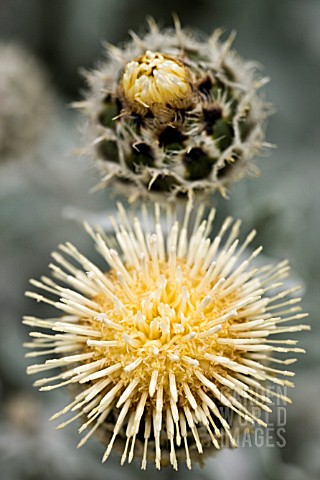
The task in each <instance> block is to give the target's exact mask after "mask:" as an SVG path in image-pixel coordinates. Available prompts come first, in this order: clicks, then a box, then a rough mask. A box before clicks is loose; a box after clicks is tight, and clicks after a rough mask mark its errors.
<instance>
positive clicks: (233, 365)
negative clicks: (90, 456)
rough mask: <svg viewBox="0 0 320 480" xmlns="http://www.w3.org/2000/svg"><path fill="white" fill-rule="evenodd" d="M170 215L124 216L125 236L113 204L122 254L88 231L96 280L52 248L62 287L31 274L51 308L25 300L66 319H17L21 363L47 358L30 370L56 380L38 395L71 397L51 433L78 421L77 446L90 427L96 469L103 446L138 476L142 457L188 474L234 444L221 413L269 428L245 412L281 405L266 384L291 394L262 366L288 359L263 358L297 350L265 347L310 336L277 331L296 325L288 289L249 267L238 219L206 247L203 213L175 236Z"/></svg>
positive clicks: (280, 269) (76, 258)
mask: <svg viewBox="0 0 320 480" xmlns="http://www.w3.org/2000/svg"><path fill="white" fill-rule="evenodd" d="M171 213H172V212H171V210H170V209H169V207H168V208H167V222H165V223H166V225H164V226H163V225H161V223H160V218H163V216H161V211H160V208H159V206H156V208H155V216H154V218H151V219H150V217H149V219H148V216H147V215H146V211H145V210H143V211H142V214H141V218H144V219H145V221H144V222H143V223H141V222H140V221H139V220H138V218H135V220H134V222H133V225H132V227H131V226H130V221H129V218H128V217H127V215H126V213H125V210H124V208H123V207H121V206H120V215H119V217H120V218H119V221H118V222H114V224H115V234H116V240H117V243H118V246H119V248H120V251H119V253H117V251H116V250H115V249H114V248H113V246H114V239H113V240H108V239H107V238H105V237H104V235H103V233H101V232H99V231H94V230H93V229H92V228H91V227H89V226H88V225H87V226H86V228H87V231H88V232H89V234H90V235H91V236H92V238H93V240H94V242H95V244H96V247H97V250H98V252H99V253H100V255H101V256H102V257H103V259H104V260H105V261H106V263H107V265H108V268H109V269H108V271H107V273H104V270H101V269H100V268H99V267H97V266H96V265H95V264H93V263H92V262H91V261H90V260H88V259H87V258H86V257H85V256H84V255H82V254H81V253H80V252H79V251H78V250H77V249H76V248H75V247H74V246H73V245H72V244H70V243H67V244H65V245H61V247H60V248H61V250H62V252H63V254H64V255H65V256H66V257H69V260H67V259H66V258H65V257H64V256H62V255H61V254H60V253H57V252H55V253H53V258H54V260H55V264H51V265H50V267H51V269H52V271H53V276H54V277H56V279H57V280H58V281H59V282H62V283H64V284H66V285H67V286H66V287H65V286H61V285H59V283H56V281H54V280H52V279H50V278H48V277H42V278H41V281H35V280H32V281H31V283H32V285H34V286H35V287H37V288H39V289H41V290H43V291H45V292H46V294H47V295H49V297H43V296H42V295H40V294H38V293H34V292H27V295H28V296H29V297H31V298H34V299H35V300H37V301H42V302H45V303H48V304H49V305H52V306H53V307H55V308H56V309H58V310H60V311H62V312H64V314H63V316H61V317H57V318H56V317H55V318H47V319H45V320H42V319H39V318H35V317H25V319H24V322H25V323H26V324H27V325H30V326H32V327H36V331H33V332H31V333H30V335H31V337H33V341H32V342H30V343H27V344H26V346H27V347H29V348H31V349H32V350H33V352H31V353H29V354H27V355H28V356H29V357H37V356H39V355H48V356H49V357H51V356H52V355H54V354H55V355H58V358H53V359H51V358H50V359H49V360H47V361H46V362H45V363H43V364H37V365H33V366H30V367H29V368H28V372H29V373H30V374H33V373H41V374H43V373H46V372H48V371H51V370H55V369H56V368H57V367H59V368H61V369H62V371H61V373H58V374H56V373H54V374H53V376H51V377H50V376H49V377H46V376H45V377H44V378H42V379H40V380H37V381H36V382H35V385H36V386H39V387H41V390H51V389H54V388H58V387H60V386H64V385H73V386H78V392H77V393H76V397H75V399H74V401H72V402H71V403H70V404H69V405H67V406H66V407H65V408H64V409H63V410H61V411H60V412H59V413H57V414H56V415H54V417H53V418H57V417H59V416H60V415H62V414H65V413H67V412H73V416H71V418H70V419H69V420H67V421H65V422H64V423H62V424H61V427H63V426H65V425H67V424H68V423H70V422H72V421H74V420H76V419H77V418H79V417H81V418H82V419H83V420H84V423H83V424H82V426H81V428H80V432H83V431H85V430H88V432H87V434H86V435H85V437H84V438H83V439H82V440H81V442H80V444H79V445H83V444H84V443H85V442H86V441H87V440H88V438H89V437H90V436H91V435H92V434H93V433H94V432H95V431H96V430H97V429H99V430H100V431H101V432H102V436H103V438H104V443H105V447H106V451H105V454H104V456H103V461H105V460H106V459H107V458H108V456H109V454H110V453H111V451H112V449H113V447H115V448H116V449H117V450H119V448H121V451H122V452H123V453H122V459H121V463H123V462H125V461H126V459H128V461H129V462H131V461H132V459H133V457H136V458H141V459H142V464H141V466H142V468H143V469H144V468H146V465H147V460H151V461H154V462H155V464H156V467H157V468H158V469H160V468H161V466H164V465H167V464H171V465H172V467H173V468H174V469H177V468H178V461H183V462H186V464H187V466H188V467H189V468H191V462H192V460H196V461H199V460H200V459H201V457H202V456H203V454H205V453H208V452H210V451H212V450H217V449H219V448H220V447H221V446H223V444H225V442H226V440H227V441H228V443H229V445H231V446H236V445H237V437H238V433H239V432H237V431H236V430H235V429H234V428H233V427H234V426H235V425H234V421H233V419H232V416H235V417H236V418H238V419H242V420H245V422H248V423H249V424H252V423H255V422H257V423H258V424H260V425H265V426H266V424H265V422H264V421H263V420H262V419H261V418H260V414H259V415H256V414H255V413H256V412H257V409H258V411H260V413H261V411H263V410H266V411H268V412H270V411H271V410H270V405H269V404H271V403H272V402H271V400H270V398H268V397H269V396H275V397H280V398H282V399H283V400H286V401H289V399H288V398H287V397H286V396H285V395H282V394H281V393H277V392H275V391H274V390H272V389H270V388H268V386H267V385H266V381H271V382H273V383H275V384H276V385H279V386H293V384H292V383H291V382H289V381H288V380H286V379H282V378H278V376H279V375H280V376H281V375H282V376H284V377H286V376H292V375H293V373H292V372H288V371H284V370H279V369H277V368H272V367H271V366H270V365H271V364H272V363H276V364H277V365H278V364H283V365H289V364H291V363H294V361H295V359H292V358H289V359H286V360H281V359H279V358H275V357H272V354H273V353H275V352H280V353H285V354H286V353H291V352H303V350H302V349H300V348H296V347H295V346H292V345H294V344H295V343H296V342H294V341H292V340H279V339H277V340H272V339H271V340H269V337H271V338H272V335H274V334H282V333H287V332H297V331H301V330H305V329H308V326H306V325H297V326H287V322H291V321H292V320H297V319H299V318H303V317H304V316H305V314H300V313H296V312H297V311H299V307H297V306H296V304H297V303H299V301H300V298H292V294H293V292H295V291H296V288H290V289H285V288H283V287H282V285H283V284H282V282H281V279H283V278H284V277H285V276H286V275H287V273H288V270H289V267H288V264H287V262H286V261H284V262H281V263H279V264H277V265H266V266H262V267H259V268H258V267H255V266H253V265H252V261H253V259H254V258H255V257H256V256H257V255H258V254H259V253H260V251H261V248H257V249H256V250H254V251H253V252H252V253H251V254H249V256H248V255H247V254H246V252H247V250H246V248H247V246H248V244H249V243H250V242H251V241H252V239H253V237H254V235H255V232H254V231H253V232H251V233H250V234H249V235H248V236H247V237H246V238H245V240H244V241H243V242H242V243H239V240H238V239H237V236H238V234H239V227H240V222H239V221H235V222H234V221H233V220H232V219H231V218H230V217H228V218H227V219H226V220H225V221H224V223H223V224H222V226H221V228H220V230H219V231H218V233H217V235H216V236H215V238H214V239H213V240H210V238H209V234H210V231H211V226H212V222H213V218H214V210H212V211H211V212H210V214H209V216H208V217H207V218H206V219H202V214H203V207H201V208H199V210H198V212H197V215H196V218H193V222H190V217H192V215H193V213H191V209H190V203H189V204H187V208H186V210H185V216H184V221H183V222H182V224H181V225H180V224H179V223H178V222H177V221H175V220H174V217H173V216H171ZM164 218H165V216H164ZM191 223H193V231H191V232H190V227H191ZM163 227H165V228H166V231H167V234H165V233H164V228H163ZM188 232H189V233H188ZM51 297H53V298H52V299H51ZM54 297H58V298H59V299H58V300H56V299H54ZM39 329H40V330H41V329H44V330H47V331H48V333H41V332H39V331H38V330H39ZM253 407H254V409H253ZM226 409H227V410H228V411H229V413H231V414H232V415H228V414H226ZM253 412H255V413H253Z"/></svg>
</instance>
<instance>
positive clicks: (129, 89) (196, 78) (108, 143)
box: [77, 20, 270, 197]
mask: <svg viewBox="0 0 320 480" xmlns="http://www.w3.org/2000/svg"><path fill="white" fill-rule="evenodd" d="M149 25H150V31H149V33H147V34H146V35H145V36H144V37H143V38H139V37H138V36H137V35H136V34H134V33H132V41H131V42H130V43H128V45H126V47H124V48H123V49H120V48H116V47H113V46H108V47H107V49H108V54H109V59H108V60H107V62H104V63H102V64H101V65H100V67H99V69H98V70H96V71H95V72H93V73H90V74H89V75H88V83H89V86H90V90H89V92H88V94H87V98H86V101H84V102H80V103H78V104H77V106H78V107H80V108H82V109H83V110H84V111H85V113H86V115H87V117H88V119H89V124H90V126H91V130H92V133H93V141H92V142H91V144H90V147H89V151H90V152H91V150H92V148H93V150H94V156H95V157H96V159H97V161H96V163H97V166H98V168H99V170H100V173H101V176H102V181H101V186H104V185H105V184H107V183H108V182H110V180H112V181H114V180H117V182H116V183H117V185H118V186H120V185H122V187H123V191H125V192H126V193H127V194H128V193H129V192H131V193H132V195H133V196H139V195H143V194H146V193H155V192H160V193H162V194H163V193H166V194H167V195H168V196H169V197H170V196H171V197H175V196H176V195H177V194H187V193H190V192H214V191H216V190H219V191H220V192H221V193H222V194H223V195H224V194H225V193H226V187H227V186H228V185H229V184H230V183H232V182H233V181H235V180H238V179H240V178H241V177H243V176H244V175H245V174H247V173H250V172H251V173H253V172H254V168H253V165H252V164H251V162H250V161H251V159H252V158H253V157H254V156H255V155H257V154H259V153H260V152H261V150H262V148H263V147H266V146H267V144H265V143H264V129H265V119H266V117H267V116H268V114H269V113H270V105H269V104H267V103H265V102H264V101H263V100H262V99H261V97H259V96H258V94H257V91H258V90H259V89H260V88H261V87H262V86H263V85H264V84H265V83H266V81H267V79H266V78H262V77H261V76H259V75H258V74H257V69H256V66H255V64H254V63H253V62H247V61H244V60H243V59H242V58H241V57H239V56H238V54H237V53H236V52H235V51H233V50H230V48H231V44H232V41H233V38H234V35H233V34H232V35H231V36H230V37H229V38H228V39H227V40H226V41H225V42H222V41H220V36H221V33H222V32H221V31H220V30H215V31H214V32H213V34H212V35H211V37H210V38H205V39H204V40H199V39H197V38H196V35H195V34H194V33H192V32H188V31H183V30H181V28H180V24H179V22H178V20H176V21H175V30H172V29H169V30H164V31H159V29H158V27H157V25H156V24H155V22H154V21H152V20H151V21H149ZM130 186H132V188H129V187H130Z"/></svg>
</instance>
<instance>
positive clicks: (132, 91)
mask: <svg viewBox="0 0 320 480" xmlns="http://www.w3.org/2000/svg"><path fill="white" fill-rule="evenodd" d="M188 76H189V74H188V71H187V70H186V68H185V66H184V65H183V64H182V63H181V62H180V61H179V60H177V59H176V58H172V57H170V56H169V55H163V54H161V53H159V52H151V51H150V50H147V51H146V53H145V54H144V55H143V56H141V57H139V58H137V59H135V60H132V61H131V62H129V63H128V64H127V65H126V67H125V70H124V73H123V76H122V80H121V87H122V91H123V94H124V97H125V98H126V99H127V101H128V102H130V105H131V107H132V108H137V107H138V109H139V108H140V109H141V105H142V106H143V107H145V108H149V109H151V111H152V110H153V107H154V106H156V107H158V106H159V105H168V104H169V105H170V106H172V107H177V108H178V107H181V106H182V105H184V106H187V103H188V98H189V104H190V96H191V94H192V89H191V85H190V79H188Z"/></svg>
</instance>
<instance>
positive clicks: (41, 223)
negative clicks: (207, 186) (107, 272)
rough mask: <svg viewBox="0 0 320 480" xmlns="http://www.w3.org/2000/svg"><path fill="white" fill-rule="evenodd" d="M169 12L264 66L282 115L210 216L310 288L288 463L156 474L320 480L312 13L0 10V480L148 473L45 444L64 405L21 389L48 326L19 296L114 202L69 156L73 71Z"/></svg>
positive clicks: (16, 5) (233, 1)
mask: <svg viewBox="0 0 320 480" xmlns="http://www.w3.org/2000/svg"><path fill="white" fill-rule="evenodd" d="M172 12H176V13H177V14H178V15H179V17H180V19H181V22H182V25H183V26H190V27H194V28H196V29H199V30H202V31H204V32H206V33H208V34H209V33H210V32H211V31H212V30H213V29H214V28H217V27H220V26H222V27H224V28H225V31H226V34H227V33H228V32H230V31H231V30H233V29H235V30H236V31H237V38H236V40H235V44H234V47H235V48H236V49H237V50H238V52H239V53H240V54H241V55H242V56H243V57H244V58H247V59H253V60H257V61H259V62H260V63H261V64H262V65H263V67H264V69H263V72H264V73H265V74H266V75H268V76H270V77H271V79H272V80H271V82H270V84H269V85H267V87H266V88H265V89H264V90H265V95H266V97H267V98H268V100H269V101H271V102H272V103H273V104H274V105H275V107H276V110H277V111H276V113H275V115H273V116H272V117H271V118H270V121H269V127H268V130H267V140H268V141H269V142H271V143H273V144H276V145H277V148H276V149H275V150H273V151H272V152H271V154H270V155H269V156H268V157H265V158H260V159H258V160H257V161H256V164H257V165H258V167H259V168H260V170H261V175H260V177H259V178H257V179H245V180H242V181H241V182H240V183H238V184H236V185H235V186H233V187H232V189H231V192H230V199H229V200H223V199H219V198H215V200H214V202H215V203H216V204H217V206H218V207H219V209H221V210H222V211H223V212H224V213H230V212H232V214H233V215H234V216H239V217H241V218H242V220H243V225H244V227H243V228H244V229H245V230H246V231H248V230H250V229H251V228H253V227H255V228H257V229H258V232H259V235H258V240H257V241H258V242H261V243H262V244H263V245H264V254H265V255H267V256H268V257H272V258H276V259H283V258H288V259H289V260H290V263H291V265H292V267H293V275H294V277H295V279H296V280H297V282H300V283H302V284H303V286H304V289H305V296H304V301H303V309H304V310H305V311H308V312H310V323H311V325H312V332H311V333H308V332H306V333H301V334H298V335H297V337H299V339H300V340H301V346H302V347H304V348H306V349H307V350H308V353H307V355H305V356H301V358H300V359H299V362H298V363H297V364H296V365H295V367H294V369H295V371H296V372H297V375H296V377H295V382H296V388H295V389H294V390H293V391H292V392H290V396H291V397H292V399H293V405H290V406H288V408H287V424H286V426H285V429H286V433H285V440H286V445H285V447H284V448H278V447H277V446H269V447H268V446H267V445H262V446H251V447H250V446H247V447H245V448H240V449H238V450H236V451H228V450H225V451H223V452H220V453H218V454H217V455H216V456H215V457H214V458H212V459H210V460H209V461H208V462H207V463H206V465H205V466H204V468H202V469H200V467H199V468H198V467H196V468H195V470H193V471H192V472H191V473H189V472H186V471H185V470H184V469H183V468H182V469H181V470H180V471H179V472H178V473H173V472H172V471H171V470H163V471H161V472H160V473H157V474H156V475H157V477H159V478H162V479H166V478H178V477H179V476H183V477H184V478H185V479H189V478H190V479H191V478H194V476H197V477H198V478H199V479H202V478H204V479H208V480H220V479H223V480H225V479H232V478H237V480H244V479H245V480H256V479H259V480H264V479H270V480H271V479H272V480H278V479H290V480H295V479H297V480H316V479H318V478H319V477H320V456H319V450H320V408H319V398H320V375H319V366H320V361H319V360H320V342H319V338H320V337H319V336H320V328H319V324H320V323H319V311H320V303H319V278H320V265H319V258H320V255H319V254H318V248H319V233H320V195H319V178H320V175H319V174H320V171H319V131H320V130H319V127H320V125H319V123H320V116H319V101H320V81H319V80H320V79H319V71H320V69H319V66H320V2H319V0H281V1H279V0H260V1H259V2H257V1H255V0H242V1H241V2H239V1H238V0H223V1H222V0H198V1H197V2H195V1H193V0H170V1H169V0H161V1H153V0H135V1H130V0H91V1H90V2H88V1H86V0H55V1H52V2H50V1H45V0H28V1H25V0H1V1H0V116H1V115H2V112H4V113H3V118H4V120H3V119H1V118H0V128H1V129H2V131H3V132H6V133H5V135H4V134H3V135H2V136H1V132H0V141H2V140H1V139H3V138H5V139H6V141H7V144H6V146H5V147H3V150H1V148H2V146H0V153H1V159H0V265H1V276H0V301H1V309H0V312H1V320H0V402H1V409H0V477H1V478H3V479H6V480H46V479H53V478H54V479H55V480H60V479H67V478H68V479H70V478H72V479H73V480H82V479H86V480H91V479H94V480H100V479H105V478H112V479H118V478H119V479H123V478H128V479H130V478H133V479H134V478H148V475H150V472H153V470H152V468H151V469H150V470H149V472H147V473H146V474H143V473H142V472H140V470H139V467H136V466H134V465H133V466H129V467H122V468H120V466H118V460H117V459H111V460H109V461H108V463H107V464H104V465H101V464H100V463H99V458H100V456H101V454H102V451H103V447H102V446H100V445H98V443H96V442H95V440H92V441H91V442H90V444H89V445H86V446H85V447H84V448H83V449H82V451H77V450H76V448H75V445H76V444H77V442H78V434H77V431H76V428H75V426H74V425H72V426H71V427H70V428H66V429H64V430H62V431H58V432H56V431H55V429H54V425H53V424H50V423H49V422H48V418H49V417H50V416H51V415H52V414H53V413H54V412H55V411H57V410H59V409H60V408H62V406H63V405H64V404H65V403H66V402H67V394H66V392H56V393H54V392H51V393H47V394H45V393H38V392H37V391H36V390H35V389H33V388H32V381H33V379H32V378H29V377H27V376H26V374H25V368H26V365H27V363H28V362H27V360H26V359H25V358H24V349H23V348H22V347H21V344H22V343H23V342H24V341H26V340H27V338H28V336H27V330H26V329H25V328H24V327H23V326H22V324H21V317H22V315H23V314H31V315H32V314H36V313H37V314H39V315H41V314H42V315H44V316H45V308H44V307H40V306H35V305H34V304H33V302H31V301H29V300H28V299H26V298H25V297H24V295H23V294H24V291H25V290H26V289H27V288H28V279H29V278H30V277H35V278H37V277H39V276H40V275H41V274H44V273H47V272H48V270H47V264H48V263H49V260H50V258H49V257H50V252H51V251H52V250H53V249H55V247H56V245H57V244H58V243H59V242H63V241H66V240H70V241H72V242H74V243H76V245H77V246H78V247H79V248H81V249H82V250H84V251H89V250H90V248H91V244H90V241H88V239H87V238H86V235H85V234H84V233H83V231H82V227H81V226H80V222H79V219H82V218H89V219H90V220H91V221H94V220H95V218H96V217H97V218H98V217H99V216H100V214H102V215H104V218H107V213H108V211H111V210H112V209H113V206H114V202H115V200H114V199H113V198H112V197H110V196H108V194H107V193H105V192H101V193H96V194H91V195H90V194H88V191H89V189H90V188H91V187H93V186H94V185H95V184H96V183H97V175H96V173H95V171H94V169H92V165H91V161H90V159H87V158H82V157H78V156H76V155H75V154H74V150H75V149H76V148H79V147H80V146H82V145H83V138H82V137H83V136H82V134H81V129H79V125H81V122H82V119H81V118H80V117H79V116H78V114H77V113H76V112H74V111H72V109H71V108H70V107H69V104H70V102H72V101H75V100H79V99H80V98H81V90H83V88H84V81H83V77H82V76H81V75H80V73H79V70H80V69H81V68H85V69H90V68H92V67H93V66H94V65H96V63H97V61H98V60H99V58H101V56H102V47H101V42H102V40H106V41H108V42H111V43H114V44H118V43H121V42H123V41H126V40H128V39H129V35H128V30H130V29H132V30H134V31H136V32H143V31H144V30H145V28H146V23H145V17H146V16H147V15H152V16H154V17H155V19H156V20H157V21H158V22H159V24H160V25H162V26H169V25H172V17H171V14H172ZM12 44H15V45H17V44H18V45H20V47H12ZM21 48H23V51H22V52H21ZM25 51H27V52H29V54H30V55H31V56H32V57H30V56H29V57H28V54H27V53H26V52H25ZM25 55H27V56H25ZM21 58H23V59H24V60H23V61H22V65H23V66H22V67H21V65H20V66H19V59H20V60H21ZM28 58H29V60H28ZM15 62H17V65H15ZM9 64H10V68H11V69H12V70H13V71H14V72H16V78H17V85H16V90H15V91H16V92H18V93H16V94H15V96H14V98H10V95H9V94H8V92H7V91H6V84H5V78H6V75H7V71H8V69H9V70H10V68H9ZM20 64H21V62H20ZM18 96H19V100H17V98H18ZM28 102H29V103H28ZM6 108H7V110H6ZM12 111H14V112H18V113H19V115H18V116H20V117H19V118H21V124H19V129H18V131H15V129H14V128H13V129H8V131H7V130H6V128H7V126H8V125H9V122H8V121H7V122H5V120H6V118H7V117H6V115H7V116H10V112H11V113H12ZM8 112H9V113H8ZM1 122H5V123H1ZM16 130H17V129H16ZM8 139H9V140H8ZM3 142H4V140H3ZM100 218H102V217H101V216H100Z"/></svg>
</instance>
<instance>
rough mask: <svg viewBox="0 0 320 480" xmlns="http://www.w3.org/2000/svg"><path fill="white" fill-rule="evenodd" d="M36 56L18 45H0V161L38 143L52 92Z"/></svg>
mask: <svg viewBox="0 0 320 480" xmlns="http://www.w3.org/2000/svg"><path fill="white" fill-rule="evenodd" d="M48 84H49V82H48V79H47V78H46V74H45V72H44V71H43V69H42V68H41V66H40V65H39V64H38V62H37V61H36V59H35V58H34V57H33V55H31V54H30V53H29V52H28V51H26V50H25V49H24V48H22V47H20V46H18V45H15V44H10V43H9V44H0V98H1V102H0V161H7V160H10V159H17V158H21V157H23V156H25V155H26V153H28V152H29V151H31V150H32V149H33V148H34V146H35V145H36V144H37V142H38V140H39V138H40V134H41V133H42V132H43V127H44V124H45V123H46V122H44V119H45V118H46V117H47V116H48V114H49V112H50V110H51V101H52V93H51V92H50V90H49V89H48Z"/></svg>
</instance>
